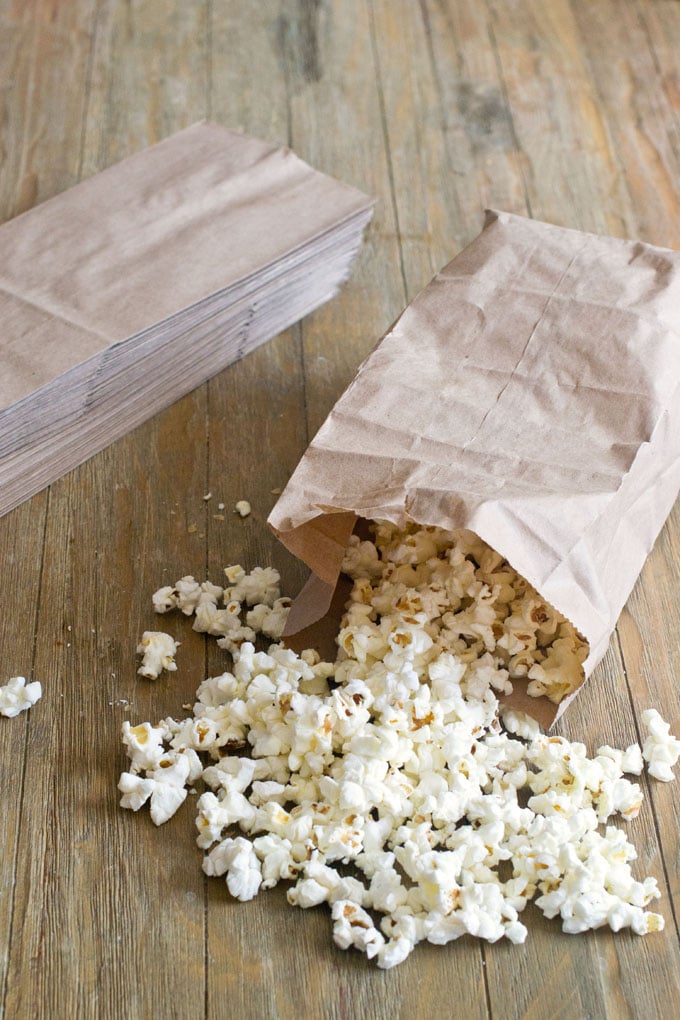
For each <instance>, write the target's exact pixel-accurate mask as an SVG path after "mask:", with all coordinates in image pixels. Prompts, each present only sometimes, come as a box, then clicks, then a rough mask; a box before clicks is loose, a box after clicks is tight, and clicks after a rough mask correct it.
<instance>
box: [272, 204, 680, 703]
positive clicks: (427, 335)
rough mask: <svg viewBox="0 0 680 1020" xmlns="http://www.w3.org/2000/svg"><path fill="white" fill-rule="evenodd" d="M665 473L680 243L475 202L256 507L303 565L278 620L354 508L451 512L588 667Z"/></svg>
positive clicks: (679, 313) (325, 565) (674, 480)
mask: <svg viewBox="0 0 680 1020" xmlns="http://www.w3.org/2000/svg"><path fill="white" fill-rule="evenodd" d="M679 487H680V253H677V252H674V251H670V250H667V249H662V248H656V247H653V246H651V245H648V244H643V243H640V242H632V241H622V240H617V239H614V238H609V237H599V236H595V235H592V234H586V233H582V232H580V231H576V230H569V229H565V228H562V227H557V226H553V225H550V224H546V223H540V222H536V221H533V220H529V219H525V218H523V217H520V216H514V215H510V214H507V213H501V212H493V211H491V212H488V213H487V217H486V223H485V226H484V230H483V231H482V233H481V234H480V236H479V237H478V238H477V239H476V240H475V241H474V242H473V243H472V244H471V245H469V247H467V248H466V249H465V250H464V251H463V252H461V254H460V255H458V256H457V257H456V258H455V259H454V260H453V261H452V262H451V263H450V264H449V265H448V266H446V267H445V268H444V269H443V270H442V271H441V272H440V273H439V274H438V275H437V276H436V277H435V278H434V280H433V281H432V282H431V283H430V284H429V286H428V287H427V288H425V290H424V291H422V292H421V294H420V295H419V296H418V297H417V298H416V299H415V301H413V303H412V304H411V305H410V306H409V307H408V308H407V309H406V311H405V312H404V313H403V315H402V316H401V318H400V319H399V320H398V321H397V323H396V325H395V326H394V327H393V328H392V329H391V331H390V332H389V333H388V334H387V336H386V337H385V338H384V339H383V340H382V341H381V342H380V344H379V345H378V346H377V348H376V349H375V350H374V352H373V353H372V354H371V355H370V356H369V358H368V359H367V360H366V361H365V362H364V364H363V365H362V366H361V368H360V369H359V371H358V373H357V375H356V378H355V379H354V381H353V382H352V384H351V385H350V386H349V387H348V389H347V390H346V391H345V393H344V394H343V395H342V396H341V398H340V399H339V400H338V402H337V403H336V405H335V407H334V408H333V409H332V411H331V413H330V414H329V416H328V418H327V420H326V421H325V423H324V424H323V426H322V427H321V429H320V430H319V432H318V434H317V435H316V437H315V438H314V440H313V441H312V443H311V444H310V446H309V448H308V450H307V451H306V453H305V454H304V456H303V458H302V460H301V461H300V463H299V465H298V467H297V469H296V471H295V472H294V474H293V476H292V478H291V479H290V482H289V484H288V486H287V487H286V489H285V490H284V492H283V494H282V495H281V497H280V499H279V501H278V502H277V504H276V506H275V507H274V510H273V511H272V514H271V516H270V518H269V521H270V524H271V525H272V527H273V528H274V530H275V531H276V533H277V534H278V536H279V537H280V539H281V540H282V541H283V543H284V544H285V545H286V546H287V547H288V548H289V549H291V550H292V551H293V552H294V553H295V554H296V555H298V556H299V557H301V558H302V559H303V560H304V561H305V562H306V563H307V564H308V565H309V566H310V567H311V568H312V571H313V572H314V574H315V575H316V577H317V580H312V581H311V582H310V584H311V585H312V586H316V594H317V608H316V610H314V611H313V612H312V611H311V610H310V607H309V599H308V598H307V601H306V603H305V604H306V615H305V618H304V619H302V618H301V617H302V614H301V612H300V611H299V609H298V607H297V606H294V608H293V611H292V613H291V624H290V625H289V627H288V630H289V631H292V630H293V627H300V626H301V625H302V624H303V623H304V624H305V625H306V626H309V625H310V624H311V618H312V616H313V615H314V613H315V612H316V613H317V614H318V613H319V612H324V611H325V609H326V606H327V604H328V603H329V602H330V594H329V593H328V592H326V593H325V594H324V596H323V598H321V592H322V591H323V587H324V586H326V587H327V588H328V589H330V590H332V588H333V587H334V584H335V581H336V579H337V576H338V571H339V567H340V562H341V559H342V551H343V547H344V545H345V543H346V540H347V538H348V537H349V534H350V533H351V531H352V529H353V527H354V523H355V521H356V519H357V517H359V518H368V519H371V518H384V519H387V520H391V521H393V522H395V523H397V524H404V523H405V522H406V521H409V520H414V521H417V522H418V523H420V524H424V525H439V526H441V527H444V528H448V529H458V528H469V529H470V530H472V531H474V532H476V533H477V534H478V535H479V536H480V537H481V538H483V539H484V541H486V542H487V543H488V544H489V545H490V546H492V547H493V548H494V549H496V550H497V551H498V552H500V553H501V554H502V555H503V556H504V557H505V558H506V559H507V560H508V561H509V562H510V564H511V565H512V566H513V567H514V568H515V569H516V570H517V571H518V572H519V573H521V574H522V575H523V576H524V577H526V578H527V580H528V581H529V582H530V583H531V584H532V585H533V586H534V587H535V588H536V589H537V590H538V591H539V593H540V594H541V595H542V596H543V597H544V598H545V599H546V600H547V601H548V602H550V603H551V604H552V605H553V606H554V607H555V608H556V609H558V610H559V611H560V612H561V613H562V614H563V615H564V616H565V617H567V619H569V620H570V621H571V622H572V623H573V624H574V625H575V626H576V627H577V629H578V630H579V631H580V632H581V633H582V634H583V636H584V637H585V638H586V639H587V641H588V643H589V646H590V652H589V656H588V659H587V661H586V664H585V671H586V675H588V673H590V672H591V671H592V669H593V667H594V666H595V664H596V663H597V662H598V661H599V659H600V658H601V657H602V655H603V654H604V652H605V650H606V647H607V644H608V641H609V638H610V636H611V633H612V631H613V629H614V627H615V625H616V621H617V619H618V616H619V613H620V611H621V609H622V607H623V605H624V603H625V602H626V599H627V598H628V595H629V593H630V591H631V589H632V586H633V584H634V582H635V579H636V578H637V576H638V573H639V571H640V569H641V568H642V565H643V563H644V560H645V558H646V556H647V554H648V553H649V551H650V550H651V548H652V545H653V543H654V541H655V538H656V536H657V534H658V532H659V530H660V528H661V526H662V524H663V522H664V520H665V518H666V516H667V515H668V513H669V511H670V509H671V507H672V505H673V502H674V500H675V498H676V496H677V493H678V489H679ZM330 521H333V522H334V524H333V526H330V524H329V522H330ZM319 579H320V580H319ZM324 601H325V603H326V606H324V605H323V602H324ZM563 704H564V703H563ZM562 707H563V706H562Z"/></svg>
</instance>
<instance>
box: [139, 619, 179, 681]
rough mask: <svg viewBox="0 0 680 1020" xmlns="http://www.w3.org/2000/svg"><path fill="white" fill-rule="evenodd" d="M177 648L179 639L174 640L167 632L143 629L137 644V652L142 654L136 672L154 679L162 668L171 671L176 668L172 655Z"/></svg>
mask: <svg viewBox="0 0 680 1020" xmlns="http://www.w3.org/2000/svg"><path fill="white" fill-rule="evenodd" d="M178 648H179V641H175V639H174V638H172V637H171V636H170V635H169V634H164V633H163V631H159V630H145V631H144V633H143V634H142V640H141V641H140V643H139V644H138V645H137V654H138V655H141V656H143V658H142V664H141V666H140V667H139V669H138V670H137V672H138V673H139V675H140V676H144V677H146V678H147V679H148V680H155V679H156V678H157V677H159V676H160V675H161V673H162V672H163V670H164V669H165V670H167V671H168V672H173V671H174V670H176V669H177V663H176V662H175V658H174V656H175V653H176V651H177V649H178Z"/></svg>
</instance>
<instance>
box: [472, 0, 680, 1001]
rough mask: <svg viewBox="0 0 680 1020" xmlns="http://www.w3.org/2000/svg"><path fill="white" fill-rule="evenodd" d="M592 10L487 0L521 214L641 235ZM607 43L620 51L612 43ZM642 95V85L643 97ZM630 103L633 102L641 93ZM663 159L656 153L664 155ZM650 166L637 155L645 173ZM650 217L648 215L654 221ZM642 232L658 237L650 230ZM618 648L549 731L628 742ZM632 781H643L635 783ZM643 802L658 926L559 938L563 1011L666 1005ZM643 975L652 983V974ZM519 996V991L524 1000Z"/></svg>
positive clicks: (668, 967) (628, 46)
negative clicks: (522, 198)
mask: <svg viewBox="0 0 680 1020" xmlns="http://www.w3.org/2000/svg"><path fill="white" fill-rule="evenodd" d="M575 6H576V7H578V5H575ZM602 6H603V5H598V8H597V11H596V12H595V16H594V17H593V9H592V5H588V11H587V12H586V10H585V8H584V7H582V9H581V11H580V17H579V12H578V11H577V14H576V16H574V15H573V14H572V11H571V7H570V6H569V5H566V4H560V3H555V4H551V5H548V6H546V5H543V4H540V3H535V4H534V3H529V4H527V5H526V6H525V8H524V10H523V11H522V15H523V17H522V18H517V17H516V11H515V10H514V9H513V8H512V6H511V5H509V4H504V3H500V2H495V0H494V3H493V5H492V10H493V16H494V21H493V23H494V26H495V32H494V38H495V39H496V40H497V46H498V52H499V62H500V66H501V68H502V73H503V77H504V81H505V83H506V90H507V95H508V99H509V102H510V105H511V109H512V115H513V123H514V125H515V130H516V134H517V138H518V141H519V143H520V144H521V145H522V148H523V149H524V151H526V152H527V153H530V154H531V156H532V160H531V173H530V174H529V175H528V176H527V188H528V195H529V200H530V207H531V210H532V212H533V214H534V215H537V216H541V217H544V218H546V219H549V220H553V221H555V222H568V223H569V224H570V225H574V226H579V227H581V228H582V229H590V230H595V231H607V232H610V233H619V234H621V233H623V234H627V235H629V236H640V235H641V234H642V236H644V223H645V216H646V215H648V204H647V201H646V197H645V196H646V194H647V190H646V189H645V191H644V194H643V193H642V192H641V191H636V190H635V187H634V182H635V178H632V177H629V176H628V175H623V174H622V172H621V169H622V167H621V163H620V152H621V150H622V145H621V130H622V128H621V126H620V125H621V124H623V125H624V126H625V127H624V128H623V130H625V131H626V132H629V131H630V124H631V120H632V118H624V119H623V120H622V121H620V119H619V118H617V117H615V116H614V115H613V113H614V111H615V108H616V107H615V102H614V96H615V94H616V95H618V101H619V102H620V101H621V95H622V94H623V95H625V94H626V93H625V91H624V92H623V93H622V91H621V83H619V88H618V90H615V89H613V88H612V90H611V91H608V92H607V96H606V100H605V97H604V96H603V89H604V88H605V79H606V80H607V81H608V80H609V79H608V78H606V76H605V75H604V74H603V72H602V68H604V67H609V65H610V62H613V63H616V57H615V51H616V52H627V53H628V54H631V53H632V52H634V51H635V49H636V46H637V45H638V44H641V41H640V40H639V39H638V38H637V37H635V38H634V40H629V39H627V40H626V41H625V42H624V40H623V39H621V38H619V39H618V40H617V39H616V38H615V35H614V37H612V34H611V33H612V29H611V24H612V22H613V21H614V20H616V16H615V14H614V11H613V10H612V11H611V12H610V13H611V19H607V18H605V17H604V16H603V14H602ZM617 44H618V46H619V47H621V49H619V50H618V51H617V50H616V47H617ZM654 91H655V88H654V83H653V82H652V83H651V84H650V93H653V92H654ZM553 93H554V96H555V101H553V102H550V103H546V102H545V99H543V101H542V102H541V101H539V96H544V97H545V96H546V95H550V94H553ZM636 101H637V102H639V103H641V104H642V103H644V102H646V99H643V98H638V99H637V100H636ZM649 101H650V103H651V99H650V100H649ZM602 111H604V114H603V113H602ZM565 146H566V147H568V148H569V149H570V151H571V152H573V153H575V154H576V155H577V159H575V160H574V162H573V164H572V165H573V167H574V172H575V173H580V174H582V175H583V176H582V177H580V178H572V175H571V174H569V175H566V174H563V173H560V172H559V163H560V160H562V159H563V158H564V155H563V153H564V151H565ZM671 155H672V154H671V152H670V151H668V153H667V156H668V158H670V157H671ZM577 167H578V170H576V168H577ZM653 169H654V168H653V167H651V166H650V165H649V164H647V163H645V170H646V172H650V171H653ZM670 213H671V209H670V208H669V209H666V215H670ZM675 215H676V217H677V213H676V212H675ZM661 219H662V216H661V213H659V216H658V222H659V223H660V222H661ZM648 239H649V240H653V241H657V240H658V239H657V237H654V236H652V237H648ZM662 243H663V242H662ZM650 633H651V636H652V640H654V634H655V633H656V628H654V627H652V628H651V632H650ZM623 656H624V657H623V659H622V658H621V656H620V654H619V651H618V647H617V645H616V643H615V644H614V645H613V646H612V648H610V651H609V653H608V655H607V657H606V658H605V660H604V662H603V663H602V664H601V665H600V667H598V669H597V670H596V672H595V674H594V676H593V678H592V679H591V681H590V683H589V684H588V686H587V687H586V688H585V690H584V691H583V693H582V694H581V695H580V697H579V698H578V699H577V702H576V703H575V705H574V706H573V707H572V708H570V710H569V712H568V713H567V716H566V718H565V720H564V722H563V723H562V724H561V725H560V726H559V727H558V730H559V731H560V732H565V733H567V734H568V735H569V736H570V737H571V738H572V739H574V738H576V739H582V740H586V742H587V743H588V744H589V745H592V746H593V748H594V746H597V745H598V744H600V743H605V742H608V743H611V744H614V746H626V745H627V744H628V743H631V742H633V740H634V739H635V737H636V735H637V732H638V723H637V720H636V718H635V716H634V714H633V711H632V708H631V704H630V692H629V690H628V688H627V685H626V671H627V668H628V667H627V658H628V654H627V648H626V644H625V643H623ZM644 788H645V789H648V784H646V782H645V783H644ZM655 807H656V804H655V800H654V799H653V794H652V795H651V797H649V796H648V799H647V801H646V804H645V806H644V810H643V813H642V816H641V818H640V819H638V820H637V822H636V823H635V827H634V831H635V833H636V835H635V837H632V835H631V838H633V841H634V843H635V845H636V847H637V848H638V853H639V864H638V868H639V871H638V874H639V875H640V876H642V875H644V874H648V873H651V874H654V875H655V877H656V878H657V880H658V881H659V886H660V888H661V890H662V893H663V896H664V900H663V901H662V902H663V909H662V912H663V913H665V914H666V918H667V923H668V929H667V932H666V934H665V935H664V936H659V937H657V936H655V937H651V938H646V939H643V940H640V939H636V938H635V937H634V936H630V935H628V934H624V935H623V937H621V935H612V934H611V933H609V932H604V931H602V932H598V933H596V934H595V935H593V936H592V937H589V938H587V939H584V940H575V941H578V944H575V945H573V946H571V945H570V946H569V948H568V949H567V950H566V951H565V955H564V956H563V957H562V959H561V964H560V967H559V971H558V973H559V981H560V986H559V987H558V989H556V991H557V995H556V999H557V1001H560V1002H564V1003H569V1007H568V1008H569V1009H570V1008H571V1004H572V1002H573V1001H574V996H576V995H578V996H579V997H580V1000H581V1005H580V1006H579V1007H578V1008H583V1006H582V1003H584V1002H587V1003H588V1004H589V1007H590V1008H591V1009H593V1008H594V1009H595V1012H596V1014H598V1015H600V1013H601V1015H607V1016H609V1015H611V1016H619V1015H637V1011H638V1010H639V1009H640V1008H641V1007H642V1006H643V1001H642V1000H641V999H640V997H639V981H640V977H639V975H640V974H644V975H646V980H645V979H644V978H643V979H642V980H643V983H644V984H645V987H646V989H647V991H646V997H647V1000H649V999H650V998H653V1000H654V1005H655V1007H656V1011H657V1012H658V1015H664V1012H668V1011H669V1010H670V1009H671V1008H672V1007H671V1003H672V1002H673V1001H674V999H675V997H676V993H677V963H678V957H677V942H676V938H675V931H674V928H675V924H674V919H673V910H672V904H670V903H669V902H668V899H667V896H668V888H667V882H666V880H665V879H666V875H665V870H664V862H663V859H662V856H661V847H660V843H659V839H658V834H657V825H658V820H657V816H656V811H655ZM631 829H633V826H631ZM546 951H547V952H549V943H548V941H547V940H544V941H543V943H542V945H540V946H539V954H538V956H539V958H538V959H537V961H536V965H535V966H534V967H532V968H530V973H545V972H546V966H547V965H548V961H547V959H546V958H545V953H546ZM565 957H566V958H565ZM487 969H488V974H489V978H490V982H491V986H490V987H491V994H492V1003H495V1002H496V1001H502V1000H503V994H504V990H505V989H506V988H507V983H508V980H509V979H510V974H509V973H508V972H507V971H504V970H503V969H500V970H499V971H495V970H494V968H493V967H491V968H490V969H489V968H487ZM654 974H656V975H657V979H656V980H652V975H654ZM631 975H634V977H633V978H632V979H631ZM652 986H653V988H652ZM523 987H525V988H531V982H529V983H528V985H525V984H524V983H523ZM529 1002H530V996H529V997H528V998H527V1006H528V1003H529ZM492 1008H493V1007H492ZM567 1015H569V1014H567Z"/></svg>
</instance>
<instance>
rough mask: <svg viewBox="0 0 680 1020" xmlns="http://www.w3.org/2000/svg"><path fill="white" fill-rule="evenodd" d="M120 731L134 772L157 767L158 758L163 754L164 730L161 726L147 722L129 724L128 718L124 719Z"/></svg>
mask: <svg viewBox="0 0 680 1020" xmlns="http://www.w3.org/2000/svg"><path fill="white" fill-rule="evenodd" d="M122 733H123V744H124V745H125V747H126V749H127V753H128V757H129V758H130V760H131V762H132V768H133V771H134V772H139V771H142V770H145V769H155V768H158V765H159V763H160V760H161V758H162V757H163V755H164V754H165V748H164V746H163V740H164V739H165V731H164V729H163V728H162V727H159V726H151V724H150V723H148V722H145V723H140V725H139V726H131V725H130V723H129V722H128V720H125V722H124V723H123V727H122Z"/></svg>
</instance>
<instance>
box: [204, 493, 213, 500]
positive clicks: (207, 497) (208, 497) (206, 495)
mask: <svg viewBox="0 0 680 1020" xmlns="http://www.w3.org/2000/svg"><path fill="white" fill-rule="evenodd" d="M203 499H204V501H205V502H206V503H207V502H208V500H209V499H212V492H206V494H205V496H204V497H203Z"/></svg>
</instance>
